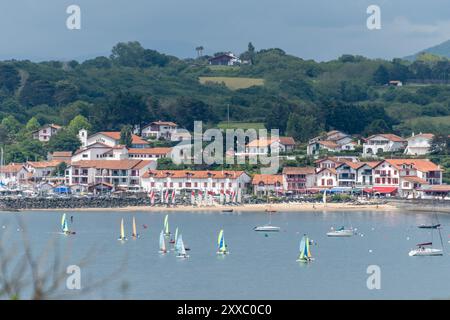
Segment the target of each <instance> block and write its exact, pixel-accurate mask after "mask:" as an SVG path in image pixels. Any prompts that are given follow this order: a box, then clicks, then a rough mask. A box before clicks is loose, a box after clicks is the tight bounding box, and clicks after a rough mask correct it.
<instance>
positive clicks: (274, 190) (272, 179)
mask: <svg viewBox="0 0 450 320" xmlns="http://www.w3.org/2000/svg"><path fill="white" fill-rule="evenodd" d="M252 186H253V193H254V194H255V195H263V196H267V195H270V194H275V195H281V194H283V193H284V191H285V190H284V183H283V175H281V174H255V175H254V176H253V179H252Z"/></svg>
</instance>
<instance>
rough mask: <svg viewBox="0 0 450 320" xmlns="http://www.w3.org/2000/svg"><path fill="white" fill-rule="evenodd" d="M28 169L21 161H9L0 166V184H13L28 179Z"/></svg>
mask: <svg viewBox="0 0 450 320" xmlns="http://www.w3.org/2000/svg"><path fill="white" fill-rule="evenodd" d="M29 177H30V173H29V171H28V170H27V169H26V168H25V166H24V165H23V164H22V163H10V164H8V165H6V166H1V167H0V185H1V184H4V185H10V184H12V185H15V184H20V183H23V182H25V181H26V180H28V178H29Z"/></svg>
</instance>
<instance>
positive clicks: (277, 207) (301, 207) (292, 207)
mask: <svg viewBox="0 0 450 320" xmlns="http://www.w3.org/2000/svg"><path fill="white" fill-rule="evenodd" d="M231 209H232V210H233V211H235V212H262V213H265V212H266V210H267V209H269V210H274V211H277V212H298V213H306V212H312V211H380V212H385V211H396V210H398V208H397V207H396V206H394V205H390V204H380V205H377V204H363V205H355V204H351V203H327V204H326V205H324V204H323V203H275V204H271V205H267V204H245V205H239V206H223V205H215V206H202V207H193V206H176V207H162V206H155V207H150V206H136V207H121V208H78V209H76V208H75V209H35V210H33V211H55V212H61V211H69V210H70V211H81V212H82V211H107V210H114V211H123V212H127V211H129V212H135V211H145V212H161V211H164V212H167V211H198V212H206V211H208V212H211V211H212V212H222V211H224V210H231Z"/></svg>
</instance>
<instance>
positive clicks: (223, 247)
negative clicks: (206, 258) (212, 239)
mask: <svg viewBox="0 0 450 320" xmlns="http://www.w3.org/2000/svg"><path fill="white" fill-rule="evenodd" d="M217 246H218V250H219V251H218V252H219V253H226V252H227V246H226V245H225V237H224V236H223V230H220V232H219V237H218V238H217Z"/></svg>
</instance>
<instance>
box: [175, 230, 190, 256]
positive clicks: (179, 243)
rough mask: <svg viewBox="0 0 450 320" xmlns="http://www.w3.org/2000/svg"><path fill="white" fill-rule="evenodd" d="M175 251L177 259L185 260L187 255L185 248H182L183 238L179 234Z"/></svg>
mask: <svg viewBox="0 0 450 320" xmlns="http://www.w3.org/2000/svg"><path fill="white" fill-rule="evenodd" d="M175 250H176V251H177V258H183V259H187V258H189V255H188V254H187V253H186V248H185V247H184V242H183V236H182V235H181V234H180V235H179V237H178V240H177V243H176V246H175Z"/></svg>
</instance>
